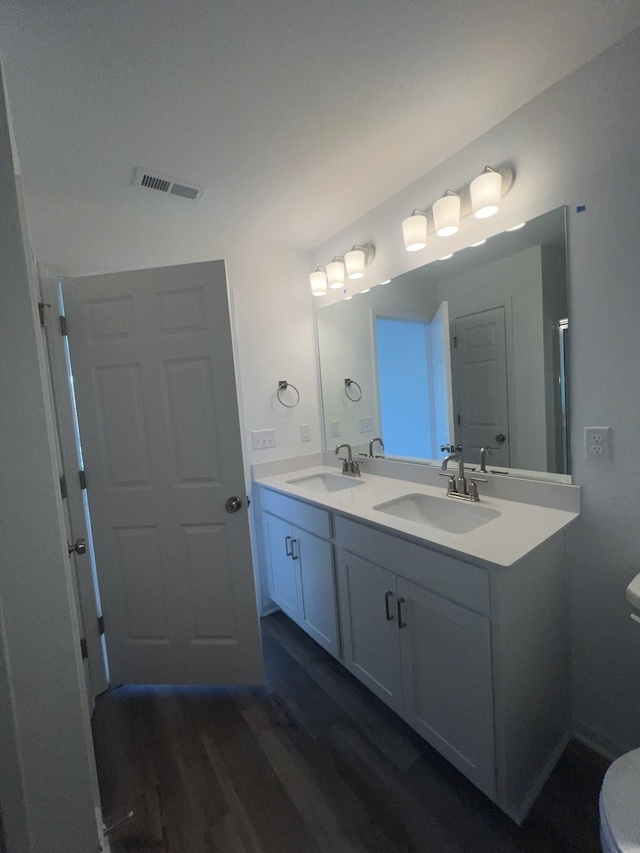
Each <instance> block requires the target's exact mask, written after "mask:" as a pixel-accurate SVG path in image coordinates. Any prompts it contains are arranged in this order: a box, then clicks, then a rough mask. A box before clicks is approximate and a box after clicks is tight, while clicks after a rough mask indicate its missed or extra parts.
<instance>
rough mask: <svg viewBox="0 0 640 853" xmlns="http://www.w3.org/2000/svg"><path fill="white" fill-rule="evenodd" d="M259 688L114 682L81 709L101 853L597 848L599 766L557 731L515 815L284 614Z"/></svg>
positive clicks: (267, 644) (274, 629)
mask: <svg viewBox="0 0 640 853" xmlns="http://www.w3.org/2000/svg"><path fill="white" fill-rule="evenodd" d="M263 639H264V651H265V662H266V671H267V686H266V688H256V689H230V690H228V689H214V688H163V687H120V688H118V689H115V690H111V691H109V692H108V693H105V694H104V695H102V696H100V697H99V698H98V702H97V707H96V711H95V715H94V720H93V728H94V741H95V746H96V755H97V761H98V773H99V779H100V789H101V795H102V804H103V811H104V815H105V821H106V823H107V825H109V824H111V823H114V822H116V821H118V820H119V819H120V818H121V817H123V816H124V815H126V814H128V812H129V811H130V810H133V812H134V816H133V817H132V818H131V819H128V820H125V821H124V822H122V823H121V824H119V825H118V826H117V827H115V828H114V829H113V831H112V832H111V835H110V837H111V841H112V846H113V850H114V851H118V853H123V851H131V850H136V851H146V853H161V851H162V853H167V851H171V853H211V851H215V853H218V851H220V853H365V851H367V853H399V851H402V853H411V852H412V851H413V853H422V851H424V853H445V851H446V853H515V851H526V853H599V851H600V847H599V844H598V808H597V803H598V791H599V787H600V784H601V782H602V776H603V775H604V772H605V770H606V762H605V761H604V760H603V759H601V758H600V757H599V756H596V755H595V754H594V753H592V752H591V751H590V750H588V749H586V748H585V747H583V746H581V745H580V744H577V743H571V744H570V746H569V747H568V749H567V751H566V752H565V754H564V756H563V758H562V759H561V761H560V763H559V765H558V767H557V769H556V771H555V772H554V774H553V776H552V777H551V779H550V780H549V782H548V783H547V785H546V786H545V788H544V790H543V791H542V794H541V795H540V797H539V798H538V800H537V802H536V803H535V805H534V808H533V810H532V811H531V814H530V815H529V817H528V818H527V820H526V822H525V824H524V825H523V826H522V827H518V826H516V825H515V824H514V823H513V822H512V821H511V820H509V818H507V817H506V816H505V815H503V814H502V812H500V810H499V809H497V808H496V807H495V806H494V805H493V804H492V803H490V802H489V801H488V800H487V799H486V798H485V797H484V796H483V795H482V794H481V793H479V792H478V791H477V790H476V789H475V788H474V787H473V786H472V785H471V784H470V783H469V782H467V781H466V779H464V777H463V776H461V775H460V774H459V773H458V772H457V771H456V770H455V769H454V768H452V767H451V766H450V765H449V764H448V763H447V762H446V761H444V759H442V758H441V757H440V756H439V755H438V754H437V753H436V752H435V751H434V750H432V749H431V748H430V747H429V746H427V745H426V744H425V743H424V741H422V740H421V739H420V738H419V737H418V736H417V735H416V734H415V733H414V732H413V731H412V730H411V729H409V728H408V727H407V726H406V725H405V724H404V723H403V722H402V721H401V720H400V719H399V718H398V717H396V715H395V714H393V713H392V712H391V711H389V710H388V709H387V708H386V706H384V705H383V704H382V703H381V702H379V701H378V700H377V699H376V698H375V697H374V696H373V695H372V694H371V693H369V691H368V690H366V689H365V688H363V687H362V686H361V685H360V684H359V683H358V682H357V681H356V680H355V679H354V678H352V677H351V675H349V673H347V672H346V670H345V669H344V668H343V667H342V666H340V665H339V664H338V663H336V661H334V660H333V658H331V657H330V656H329V655H327V654H326V653H325V652H324V651H323V650H322V649H320V648H319V647H318V646H317V645H316V644H315V643H314V642H313V641H312V640H310V639H309V638H308V637H307V636H306V635H305V634H304V633H303V632H302V631H300V630H299V629H298V628H297V627H296V626H295V625H294V624H293V623H292V622H291V621H290V620H289V619H287V618H286V617H285V616H283V615H282V614H276V615H274V616H270V617H268V618H267V619H265V620H263Z"/></svg>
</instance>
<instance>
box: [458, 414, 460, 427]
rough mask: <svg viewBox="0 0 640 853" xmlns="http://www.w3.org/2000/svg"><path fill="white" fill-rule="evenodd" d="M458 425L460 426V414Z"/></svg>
mask: <svg viewBox="0 0 640 853" xmlns="http://www.w3.org/2000/svg"><path fill="white" fill-rule="evenodd" d="M458 426H460V415H458Z"/></svg>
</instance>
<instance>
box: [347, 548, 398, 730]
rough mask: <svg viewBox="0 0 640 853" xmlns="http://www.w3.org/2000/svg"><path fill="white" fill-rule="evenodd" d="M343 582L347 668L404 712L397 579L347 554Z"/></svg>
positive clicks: (392, 705)
mask: <svg viewBox="0 0 640 853" xmlns="http://www.w3.org/2000/svg"><path fill="white" fill-rule="evenodd" d="M339 580H340V619H341V622H342V643H343V655H344V663H345V664H346V666H347V667H348V668H349V670H350V671H351V672H352V673H353V674H354V675H355V676H356V677H357V678H359V679H360V681H362V682H363V684H365V685H366V686H367V687H368V688H369V689H370V690H372V691H373V692H374V693H375V694H376V696H379V697H380V699H382V700H383V701H384V702H386V703H387V705H389V706H390V707H391V708H393V710H394V711H396V712H398V713H402V678H401V675H400V638H399V632H398V617H397V612H396V577H395V575H394V574H392V572H388V571H387V570H386V569H383V568H381V567H380V566H376V565H375V564H374V563H370V562H369V561H368V560H363V559H362V558H361V557H356V556H354V555H353V554H349V553H348V552H346V551H342V552H341V556H340V578H339Z"/></svg>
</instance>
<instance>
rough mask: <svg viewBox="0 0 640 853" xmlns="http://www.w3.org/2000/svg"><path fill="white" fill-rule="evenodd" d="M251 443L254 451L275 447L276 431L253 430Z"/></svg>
mask: <svg viewBox="0 0 640 853" xmlns="http://www.w3.org/2000/svg"><path fill="white" fill-rule="evenodd" d="M251 443H252V445H253V449H254V450H262V449H264V448H265V447H275V446H276V431H275V430H274V429H254V430H253V432H252V433H251Z"/></svg>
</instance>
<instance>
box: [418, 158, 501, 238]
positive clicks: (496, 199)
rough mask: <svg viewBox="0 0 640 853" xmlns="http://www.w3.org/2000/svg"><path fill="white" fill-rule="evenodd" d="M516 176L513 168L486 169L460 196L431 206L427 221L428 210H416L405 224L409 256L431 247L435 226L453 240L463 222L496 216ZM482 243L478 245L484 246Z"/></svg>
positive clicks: (450, 192) (449, 196) (450, 193)
mask: <svg viewBox="0 0 640 853" xmlns="http://www.w3.org/2000/svg"><path fill="white" fill-rule="evenodd" d="M514 179H515V175H514V172H513V169H512V168H511V167H510V166H500V167H499V168H497V169H494V168H493V166H485V167H484V170H483V172H482V174H480V175H478V176H477V177H476V178H474V179H473V180H472V181H471V183H470V184H469V185H468V186H465V187H462V189H461V190H460V192H459V193H457V192H454V191H453V190H447V191H446V192H445V194H444V195H443V196H442V198H439V199H438V200H437V201H434V203H433V204H432V206H431V212H430V214H429V216H430V217H432V219H431V218H429V219H427V214H426V213H425V211H424V210H414V211H413V213H412V214H411V216H409V217H408V218H407V219H405V220H404V221H403V223H402V234H403V237H404V247H405V249H406V250H407V251H408V252H416V251H417V250H418V249H424V247H425V246H426V245H427V234H428V233H429V229H430V228H431V225H432V224H433V227H434V230H435V233H436V234H437V235H438V236H439V237H449V236H451V235H453V234H457V233H458V231H459V230H460V220H461V219H463V218H464V217H465V216H469V215H470V214H471V213H473V215H474V216H475V217H476V218H478V219H485V218H486V217H488V216H493V215H494V214H495V213H497V212H498V210H499V208H500V199H501V198H502V196H504V195H506V194H507V193H508V192H509V190H510V189H511V187H512V186H513V182H514ZM482 242H484V241H479V242H478V243H477V244H476V245H478V246H479V245H481V244H482Z"/></svg>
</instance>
